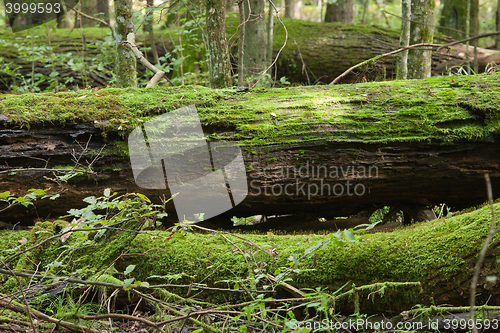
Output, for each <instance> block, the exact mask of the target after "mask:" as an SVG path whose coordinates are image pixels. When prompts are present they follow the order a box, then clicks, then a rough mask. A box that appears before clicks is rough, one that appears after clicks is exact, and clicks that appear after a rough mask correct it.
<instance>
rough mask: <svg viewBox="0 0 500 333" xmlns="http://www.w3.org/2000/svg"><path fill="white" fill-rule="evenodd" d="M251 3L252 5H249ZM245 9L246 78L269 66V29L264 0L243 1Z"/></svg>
mask: <svg viewBox="0 0 500 333" xmlns="http://www.w3.org/2000/svg"><path fill="white" fill-rule="evenodd" d="M249 4H250V7H249V6H248V5H249ZM243 7H244V9H245V16H246V20H245V21H246V23H245V45H244V58H243V60H244V61H243V62H244V66H245V70H244V72H245V78H250V77H252V76H256V75H259V74H260V73H262V72H263V71H264V70H265V69H266V67H267V31H266V19H265V14H264V8H265V1H264V0H248V1H243Z"/></svg>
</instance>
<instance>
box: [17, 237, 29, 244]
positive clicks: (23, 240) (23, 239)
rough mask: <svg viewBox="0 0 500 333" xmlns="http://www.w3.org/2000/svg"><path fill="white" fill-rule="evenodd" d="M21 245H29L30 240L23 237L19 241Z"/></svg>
mask: <svg viewBox="0 0 500 333" xmlns="http://www.w3.org/2000/svg"><path fill="white" fill-rule="evenodd" d="M18 242H19V243H21V244H26V243H28V240H27V239H26V238H25V237H21V238H20V239H19V240H18Z"/></svg>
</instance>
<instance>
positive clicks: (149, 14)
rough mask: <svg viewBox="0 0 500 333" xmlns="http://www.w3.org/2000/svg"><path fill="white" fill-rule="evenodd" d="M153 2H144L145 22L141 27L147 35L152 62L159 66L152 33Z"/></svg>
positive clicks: (147, 0) (148, 0) (150, 0)
mask: <svg viewBox="0 0 500 333" xmlns="http://www.w3.org/2000/svg"><path fill="white" fill-rule="evenodd" d="M153 7H154V0H146V15H147V17H146V20H145V22H144V25H143V31H144V33H146V32H147V33H148V36H149V44H150V46H151V52H153V61H154V63H155V64H160V61H159V60H158V51H157V50H156V43H155V34H154V32H153V9H152V8H153ZM150 11H151V12H150Z"/></svg>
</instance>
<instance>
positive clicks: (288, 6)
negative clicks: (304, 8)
mask: <svg viewBox="0 0 500 333" xmlns="http://www.w3.org/2000/svg"><path fill="white" fill-rule="evenodd" d="M294 7H295V0H285V17H287V18H293V16H294V15H293V14H294Z"/></svg>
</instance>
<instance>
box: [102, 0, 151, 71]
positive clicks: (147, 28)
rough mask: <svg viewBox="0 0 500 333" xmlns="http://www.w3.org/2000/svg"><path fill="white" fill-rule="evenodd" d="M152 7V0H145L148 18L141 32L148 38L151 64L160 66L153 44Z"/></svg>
mask: <svg viewBox="0 0 500 333" xmlns="http://www.w3.org/2000/svg"><path fill="white" fill-rule="evenodd" d="M153 7H154V0H147V1H146V10H147V11H148V12H149V11H151V12H150V13H149V15H148V17H147V18H146V21H145V22H144V26H143V31H144V32H145V33H146V32H147V33H148V36H149V46H150V47H151V52H152V53H153V62H154V64H160V62H159V60H158V50H157V49H156V42H155V34H154V31H153V15H154V14H153ZM108 20H109V15H108Z"/></svg>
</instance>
